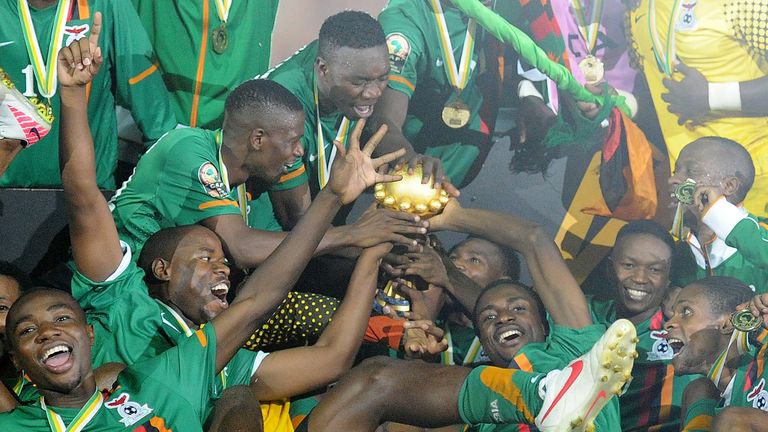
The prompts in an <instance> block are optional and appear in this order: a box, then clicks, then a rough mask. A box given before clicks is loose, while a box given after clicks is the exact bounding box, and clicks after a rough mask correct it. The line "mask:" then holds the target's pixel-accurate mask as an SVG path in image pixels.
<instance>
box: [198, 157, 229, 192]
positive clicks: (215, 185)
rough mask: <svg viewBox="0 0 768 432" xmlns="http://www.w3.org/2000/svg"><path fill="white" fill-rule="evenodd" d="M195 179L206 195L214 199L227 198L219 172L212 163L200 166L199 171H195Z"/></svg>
mask: <svg viewBox="0 0 768 432" xmlns="http://www.w3.org/2000/svg"><path fill="white" fill-rule="evenodd" d="M197 178H198V179H199V180H200V184H202V185H203V188H204V189H205V192H207V193H208V195H210V196H212V197H214V198H224V197H225V196H227V189H226V188H225V187H224V182H222V181H221V176H219V170H218V169H216V166H215V165H214V164H213V163H212V162H205V163H203V164H202V165H200V169H198V170H197Z"/></svg>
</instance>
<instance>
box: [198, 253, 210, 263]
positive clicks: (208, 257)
mask: <svg viewBox="0 0 768 432" xmlns="http://www.w3.org/2000/svg"><path fill="white" fill-rule="evenodd" d="M210 260H211V257H210V256H208V255H203V256H201V257H200V261H204V262H209V261H210Z"/></svg>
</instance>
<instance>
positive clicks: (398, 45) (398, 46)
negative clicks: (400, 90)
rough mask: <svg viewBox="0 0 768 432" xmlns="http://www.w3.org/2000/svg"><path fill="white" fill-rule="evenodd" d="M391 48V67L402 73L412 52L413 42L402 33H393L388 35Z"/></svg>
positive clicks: (392, 69)
mask: <svg viewBox="0 0 768 432" xmlns="http://www.w3.org/2000/svg"><path fill="white" fill-rule="evenodd" d="M387 48H388V49H389V68H390V69H391V71H392V72H394V73H402V72H403V67H404V66H405V61H406V60H408V55H409V54H410V53H411V44H410V42H408V39H406V37H405V36H404V35H403V34H402V33H392V34H391V35H389V36H387Z"/></svg>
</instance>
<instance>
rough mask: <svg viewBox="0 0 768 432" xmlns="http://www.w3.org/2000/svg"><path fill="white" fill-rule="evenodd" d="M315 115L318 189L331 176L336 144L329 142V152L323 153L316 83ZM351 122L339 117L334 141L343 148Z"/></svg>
mask: <svg viewBox="0 0 768 432" xmlns="http://www.w3.org/2000/svg"><path fill="white" fill-rule="evenodd" d="M314 96H315V117H316V118H317V181H318V183H319V184H320V189H322V188H324V187H325V185H326V184H328V180H329V179H330V178H331V166H332V165H333V160H334V159H336V146H335V145H333V143H331V154H330V156H329V157H326V154H325V137H324V134H323V123H322V122H321V121H320V103H319V102H318V96H317V85H315V93H314ZM351 123H352V122H351V121H350V120H349V119H348V118H347V117H346V116H345V117H344V118H343V119H341V124H340V125H339V130H338V131H337V132H336V138H335V139H334V141H338V142H340V143H341V144H342V145H343V146H344V148H346V147H347V139H348V138H349V125H350V124H351Z"/></svg>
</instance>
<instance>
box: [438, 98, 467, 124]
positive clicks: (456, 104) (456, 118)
mask: <svg viewBox="0 0 768 432" xmlns="http://www.w3.org/2000/svg"><path fill="white" fill-rule="evenodd" d="M442 117H443V123H445V124H446V126H448V127H449V128H453V129H460V128H463V127H464V126H466V125H467V123H469V118H470V117H471V113H470V112H469V106H467V104H465V103H464V102H462V101H461V100H460V99H456V100H454V101H452V102H448V103H447V104H445V106H444V107H443V115H442Z"/></svg>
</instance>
